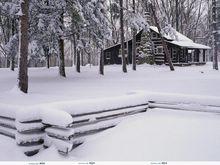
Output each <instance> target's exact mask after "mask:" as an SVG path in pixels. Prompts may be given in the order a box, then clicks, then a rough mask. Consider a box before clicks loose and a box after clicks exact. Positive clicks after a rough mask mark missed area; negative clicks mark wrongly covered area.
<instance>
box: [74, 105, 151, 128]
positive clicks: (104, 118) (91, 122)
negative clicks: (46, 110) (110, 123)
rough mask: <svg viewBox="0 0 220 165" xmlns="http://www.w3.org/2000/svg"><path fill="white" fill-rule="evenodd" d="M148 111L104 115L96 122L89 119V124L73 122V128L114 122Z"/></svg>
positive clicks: (96, 119) (140, 110)
mask: <svg viewBox="0 0 220 165" xmlns="http://www.w3.org/2000/svg"><path fill="white" fill-rule="evenodd" d="M146 111H147V108H146V109H138V110H135V111H128V112H123V113H117V114H114V115H106V116H104V115H103V116H100V117H97V118H95V120H89V119H88V120H87V122H81V123H80V122H78V123H74V122H73V124H72V126H71V128H76V127H80V126H83V125H89V124H95V123H98V122H102V121H107V120H113V119H117V118H121V117H126V116H130V115H135V114H138V113H143V112H146Z"/></svg>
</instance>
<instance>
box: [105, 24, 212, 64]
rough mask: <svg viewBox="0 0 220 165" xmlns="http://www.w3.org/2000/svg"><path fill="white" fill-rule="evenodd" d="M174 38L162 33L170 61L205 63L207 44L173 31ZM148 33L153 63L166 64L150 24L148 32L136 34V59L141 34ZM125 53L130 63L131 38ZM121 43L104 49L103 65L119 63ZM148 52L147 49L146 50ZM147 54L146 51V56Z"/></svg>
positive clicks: (155, 30) (156, 36) (155, 32)
mask: <svg viewBox="0 0 220 165" xmlns="http://www.w3.org/2000/svg"><path fill="white" fill-rule="evenodd" d="M172 30H173V31H174V32H175V38H173V37H171V35H169V34H165V35H163V37H164V39H165V41H166V44H167V47H168V50H169V52H170V55H171V59H172V62H173V64H174V65H175V66H188V65H192V64H195V65H204V64H206V59H207V58H206V56H207V50H209V49H211V48H210V47H209V46H206V45H202V44H198V43H195V42H193V41H192V40H191V39H189V38H188V37H186V36H184V35H183V34H181V33H179V32H177V31H175V29H172ZM146 33H148V34H149V35H148V36H149V40H150V41H151V43H152V46H151V48H148V49H152V52H153V59H154V64H157V65H162V64H166V65H167V64H168V63H167V59H166V56H165V54H164V50H163V46H162V42H161V38H160V35H159V32H158V29H157V27H155V26H150V28H149V31H148V32H144V31H143V30H141V31H140V32H138V33H137V35H136V44H137V59H139V56H140V52H139V49H140V46H142V44H143V36H144V35H145V34H146ZM124 44H125V55H126V60H127V63H128V64H131V63H132V39H130V40H128V41H126V42H125V43H124ZM120 52H121V44H117V45H114V46H111V47H108V48H106V49H105V50H104V63H105V65H111V64H121V63H122V61H121V53H120ZM147 52H149V51H147ZM147 55H148V54H147V53H146V56H147Z"/></svg>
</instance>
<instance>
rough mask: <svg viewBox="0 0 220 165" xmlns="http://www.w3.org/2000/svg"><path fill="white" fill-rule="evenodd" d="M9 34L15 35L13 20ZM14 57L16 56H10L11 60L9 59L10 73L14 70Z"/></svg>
mask: <svg viewBox="0 0 220 165" xmlns="http://www.w3.org/2000/svg"><path fill="white" fill-rule="evenodd" d="M11 34H12V36H14V35H15V18H13V19H12V28H11ZM15 56H16V54H11V59H10V69H11V71H14V70H15Z"/></svg>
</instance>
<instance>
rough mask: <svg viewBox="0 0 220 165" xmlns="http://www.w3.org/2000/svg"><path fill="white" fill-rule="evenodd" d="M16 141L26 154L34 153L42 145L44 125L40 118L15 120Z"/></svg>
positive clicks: (42, 146) (44, 135) (43, 145)
mask: <svg viewBox="0 0 220 165" xmlns="http://www.w3.org/2000/svg"><path fill="white" fill-rule="evenodd" d="M16 129H17V132H16V136H15V140H16V143H17V144H18V145H19V146H20V148H21V149H22V151H23V152H24V153H25V154H26V155H27V156H32V155H35V154H36V153H38V152H39V150H41V149H42V148H44V147H47V146H46V145H45V143H44V141H45V137H46V134H45V131H44V129H45V126H44V125H43V124H42V121H41V120H40V119H36V120H28V121H25V120H24V121H19V120H16Z"/></svg>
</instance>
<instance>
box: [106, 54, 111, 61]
mask: <svg viewBox="0 0 220 165" xmlns="http://www.w3.org/2000/svg"><path fill="white" fill-rule="evenodd" d="M106 59H107V60H110V59H111V52H106Z"/></svg>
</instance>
